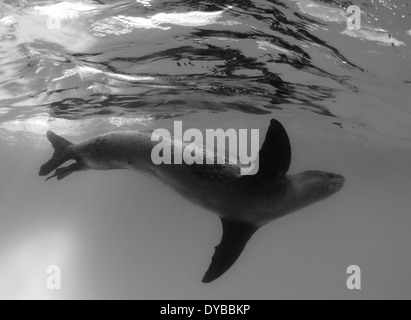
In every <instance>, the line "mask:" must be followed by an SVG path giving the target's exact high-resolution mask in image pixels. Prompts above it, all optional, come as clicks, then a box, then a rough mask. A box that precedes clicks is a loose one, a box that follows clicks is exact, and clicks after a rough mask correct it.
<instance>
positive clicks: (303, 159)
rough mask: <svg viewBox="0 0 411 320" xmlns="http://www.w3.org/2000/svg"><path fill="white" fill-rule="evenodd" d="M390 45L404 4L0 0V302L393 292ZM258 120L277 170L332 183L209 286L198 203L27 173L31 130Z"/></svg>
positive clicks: (394, 54) (34, 150)
mask: <svg viewBox="0 0 411 320" xmlns="http://www.w3.org/2000/svg"><path fill="white" fill-rule="evenodd" d="M351 4H355V5H358V6H359V7H360V8H361V10H362V18H361V29H354V30H351V29H348V28H347V18H348V17H349V16H350V15H349V14H347V12H346V9H347V7H348V6H349V5H351ZM410 46H411V4H409V1H408V0H392V1H388V0H387V1H386V0H384V1H377V0H367V1H342V0H322V1H321V0H316V1H314V0H271V1H264V0H254V1H246V0H244V1H242V0H238V1H224V2H222V1H213V0H207V1H162V0H152V1H150V0H145V1H144V0H141V1H139V0H137V1H131V0H130V1H97V0H95V1H82V2H74V1H73V2H72V1H67V2H59V1H23V0H21V1H14V0H13V1H11V0H10V1H9V0H7V1H5V0H0V179H1V180H0V219H1V220H0V221H1V223H0V297H2V298H51V299H61V298H143V299H144V298H175V299H180V298H189V299H200V298H207V299H242V298H244V299H285V298H298V299H301V298H344V299H349V298H353V299H355V298H411V277H410V275H409V269H410V267H411V258H410V254H409V253H410V249H411V248H410V246H411V233H410V230H411V213H410V208H411V202H410V197H409V194H410V190H411V188H410V183H409V181H410V180H411V105H410V97H411V96H410V92H411V49H410ZM271 118H276V119H278V120H279V121H281V122H282V123H283V124H284V126H285V127H286V129H287V131H288V133H289V136H290V140H291V143H292V149H293V159H292V167H291V169H290V173H298V172H300V171H305V170H322V171H330V172H338V173H340V174H343V175H344V176H345V177H346V180H347V182H346V186H345V188H344V189H343V191H341V192H340V193H339V194H337V195H336V196H334V197H332V198H330V199H328V200H327V201H324V202H321V203H318V204H316V205H313V206H311V207H308V208H306V209H304V210H302V211H300V212H298V213H295V214H293V215H290V216H288V217H286V218H283V219H280V220H277V221H275V222H273V223H271V224H269V225H268V226H266V227H264V228H263V229H262V230H261V231H260V232H259V233H258V234H257V235H256V236H255V237H254V238H253V239H252V241H251V242H250V243H249V244H248V246H247V248H246V251H245V252H244V253H243V255H242V257H241V258H240V260H239V261H238V262H237V263H236V265H235V266H234V267H233V268H232V269H231V270H230V271H229V272H228V273H227V274H226V275H225V276H224V277H222V278H221V279H220V280H218V281H217V282H215V283H213V284H211V285H203V284H201V281H200V280H201V278H202V276H203V274H204V272H205V271H206V269H207V267H208V265H209V263H210V261H211V256H212V254H213V252H214V246H215V245H217V244H218V241H219V240H220V237H221V227H220V224H219V221H218V219H217V218H216V216H214V215H213V214H210V213H209V212H207V211H206V210H205V209H202V208H199V207H197V206H195V205H191V204H190V203H188V202H187V201H186V200H184V199H182V198H180V197H179V196H178V195H176V194H175V193H174V192H173V190H171V189H169V188H167V187H165V186H163V185H162V184H160V183H158V182H156V181H155V180H151V179H149V178H146V177H144V176H140V175H139V174H136V173H133V172H131V171H110V172H103V171H89V172H84V173H77V174H73V176H70V177H69V178H67V179H66V180H64V181H61V182H58V181H53V182H51V181H50V182H48V183H45V182H44V181H43V179H41V178H40V177H38V170H39V167H40V166H41V165H42V164H43V163H44V162H45V161H47V160H48V159H49V157H50V156H51V153H52V150H51V146H50V145H49V142H48V141H47V140H46V138H45V133H46V131H47V130H53V131H55V132H56V133H58V134H60V135H62V136H64V137H66V138H68V139H69V140H71V141H73V142H80V141H83V140H86V139H88V138H90V137H93V136H95V135H97V134H101V133H106V132H110V131H114V130H146V129H154V128H171V127H172V125H173V121H175V120H182V121H183V124H184V127H185V128H187V129H188V128H198V129H206V128H224V129H228V128H238V129H239V128H247V129H251V128H258V129H260V130H261V132H262V134H261V135H262V137H263V134H264V133H265V131H266V129H267V127H268V124H269V121H270V119H271ZM49 265H59V266H61V269H62V290H60V291H49V290H47V288H46V286H45V283H46V280H47V274H46V269H47V266H49ZM350 265H358V266H360V267H361V270H362V275H363V283H362V290H361V291H356V292H352V291H350V290H348V289H347V287H346V280H347V277H348V276H347V274H346V270H347V267H348V266H350Z"/></svg>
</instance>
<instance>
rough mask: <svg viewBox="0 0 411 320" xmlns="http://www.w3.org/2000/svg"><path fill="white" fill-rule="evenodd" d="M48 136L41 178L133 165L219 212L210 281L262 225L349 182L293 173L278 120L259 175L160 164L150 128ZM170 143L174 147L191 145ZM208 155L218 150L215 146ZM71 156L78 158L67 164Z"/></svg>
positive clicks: (268, 139) (262, 156) (219, 167)
mask: <svg viewBox="0 0 411 320" xmlns="http://www.w3.org/2000/svg"><path fill="white" fill-rule="evenodd" d="M47 138H48V139H49V141H50V142H51V143H52V145H53V147H54V149H55V152H54V155H53V157H52V158H51V160H50V161H49V162H47V163H46V164H45V165H43V166H42V167H41V169H40V176H47V175H49V174H50V173H52V172H53V171H54V170H55V172H54V174H52V175H51V176H49V177H48V178H47V180H49V179H51V178H57V179H58V180H61V179H64V178H65V177H67V176H68V175H70V174H71V173H73V172H76V171H82V170H91V169H93V170H111V169H129V170H135V171H139V172H141V173H143V174H147V175H150V176H152V177H155V178H156V179H159V180H160V181H162V182H163V183H165V184H167V185H169V186H170V187H172V188H173V189H175V190H176V191H177V192H178V193H180V194H181V195H182V196H183V197H185V198H186V199H187V200H189V201H191V202H194V203H196V204H198V205H200V206H202V207H204V208H206V209H208V210H209V211H212V212H214V213H215V214H217V215H218V216H219V217H220V219H221V221H222V225H223V236H222V240H221V243H220V244H219V245H218V246H217V247H216V250H215V254H214V256H213V259H212V262H211V265H210V267H209V269H208V271H207V272H206V274H205V276H204V278H203V282H204V283H209V282H212V281H214V280H216V279H217V278H219V277H220V276H221V275H223V274H224V273H225V272H226V271H227V270H228V269H230V267H231V266H232V265H233V264H234V263H235V261H236V260H237V259H238V257H239V256H240V255H241V253H242V252H243V250H244V248H245V246H246V244H247V242H248V241H249V239H250V238H251V237H252V235H253V234H254V233H255V232H256V231H257V230H258V229H260V228H261V227H262V226H264V225H266V224H268V223H269V222H271V221H273V220H275V219H278V218H280V217H283V216H285V215H287V214H290V213H292V212H295V211H297V210H299V209H302V208H304V207H306V206H308V205H310V204H313V203H315V202H318V201H320V200H323V199H326V198H328V197H330V196H331V195H333V194H335V193H336V192H338V191H339V190H341V189H342V187H343V185H344V182H345V179H344V177H343V176H341V175H338V174H334V173H327V172H321V171H307V172H303V173H300V174H296V175H290V174H287V172H288V170H289V167H290V163H291V145H290V141H289V138H288V135H287V133H286V131H285V129H284V127H283V126H282V125H281V123H280V122H278V121H277V120H274V119H273V120H272V121H271V124H270V127H269V129H268V132H267V135H266V139H265V141H264V143H263V146H262V148H261V150H260V152H259V171H258V173H257V174H255V175H253V176H241V174H240V169H241V168H240V165H233V164H225V165H220V164H214V165H199V164H194V165H187V164H182V165H178V164H170V165H166V164H161V165H155V164H154V163H153V161H152V159H151V152H152V150H153V148H154V147H155V145H156V144H158V142H153V141H152V139H151V133H150V132H112V133H108V134H104V135H101V136H97V137H95V138H93V139H91V140H89V141H86V142H83V143H79V144H76V145H74V144H72V143H70V142H69V141H67V140H65V139H64V138H62V137H60V136H58V135H56V134H55V133H53V132H51V131H49V132H48V133H47ZM168 143H170V144H171V145H172V146H173V148H184V147H185V146H186V145H185V144H184V143H183V144H175V145H174V144H173V143H172V141H168ZM203 151H204V149H203ZM204 155H205V156H207V157H211V156H214V155H210V153H209V152H208V153H204ZM69 160H75V163H73V164H71V165H70V166H68V167H61V166H62V165H63V164H64V163H65V162H67V161H69Z"/></svg>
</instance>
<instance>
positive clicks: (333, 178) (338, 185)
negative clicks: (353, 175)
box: [328, 173, 345, 193]
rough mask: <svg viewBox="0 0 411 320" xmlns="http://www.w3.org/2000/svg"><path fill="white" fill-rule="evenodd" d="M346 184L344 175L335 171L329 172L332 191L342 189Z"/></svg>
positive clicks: (329, 183) (329, 184)
mask: <svg viewBox="0 0 411 320" xmlns="http://www.w3.org/2000/svg"><path fill="white" fill-rule="evenodd" d="M344 184H345V178H344V177H343V176H342V175H339V174H335V173H328V186H329V189H330V191H331V192H333V193H335V192H338V191H340V190H341V189H342V188H343V187H344Z"/></svg>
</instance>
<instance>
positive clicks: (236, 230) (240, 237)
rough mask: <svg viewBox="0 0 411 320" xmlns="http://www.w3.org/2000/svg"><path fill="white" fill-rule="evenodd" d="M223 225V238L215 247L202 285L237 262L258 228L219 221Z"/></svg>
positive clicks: (240, 223) (242, 223)
mask: <svg viewBox="0 0 411 320" xmlns="http://www.w3.org/2000/svg"><path fill="white" fill-rule="evenodd" d="M221 221H222V223H223V238H222V240H221V243H220V245H218V246H217V247H216V251H215V253H214V256H213V260H212V262H211V265H210V267H209V269H208V271H207V273H206V274H205V276H204V278H203V282H204V283H210V282H212V281H214V280H216V279H217V278H219V277H220V276H221V275H223V274H224V273H225V272H226V271H227V270H228V269H230V268H231V266H232V265H233V264H234V263H235V262H236V261H237V259H238V257H239V256H240V255H241V253H242V252H243V250H244V248H245V246H246V244H247V242H248V240H250V238H251V237H252V235H253V234H254V233H255V232H256V231H257V230H258V228H259V227H257V226H254V225H252V224H249V223H245V222H237V221H232V220H226V219H221Z"/></svg>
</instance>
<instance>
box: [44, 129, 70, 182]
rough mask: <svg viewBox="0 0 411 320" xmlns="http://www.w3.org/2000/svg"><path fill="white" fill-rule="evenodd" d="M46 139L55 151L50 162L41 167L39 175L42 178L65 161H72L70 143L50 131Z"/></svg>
mask: <svg viewBox="0 0 411 320" xmlns="http://www.w3.org/2000/svg"><path fill="white" fill-rule="evenodd" d="M47 139H49V141H50V142H51V144H52V145H53V147H54V149H55V151H54V154H53V157H52V158H51V159H50V161H49V162H47V163H46V164H45V165H43V166H42V167H41V169H40V173H39V175H40V176H42V177H43V176H47V175H48V174H50V173H51V172H52V171H53V170H55V169H57V168H58V167H59V166H61V165H62V164H63V163H65V162H66V161H68V160H71V159H74V157H73V156H72V154H71V146H72V145H73V144H72V143H71V142H69V141H67V140H66V139H64V138H62V137H60V136H58V135H57V134H55V133H54V132H51V131H48V132H47ZM56 173H57V172H56Z"/></svg>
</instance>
